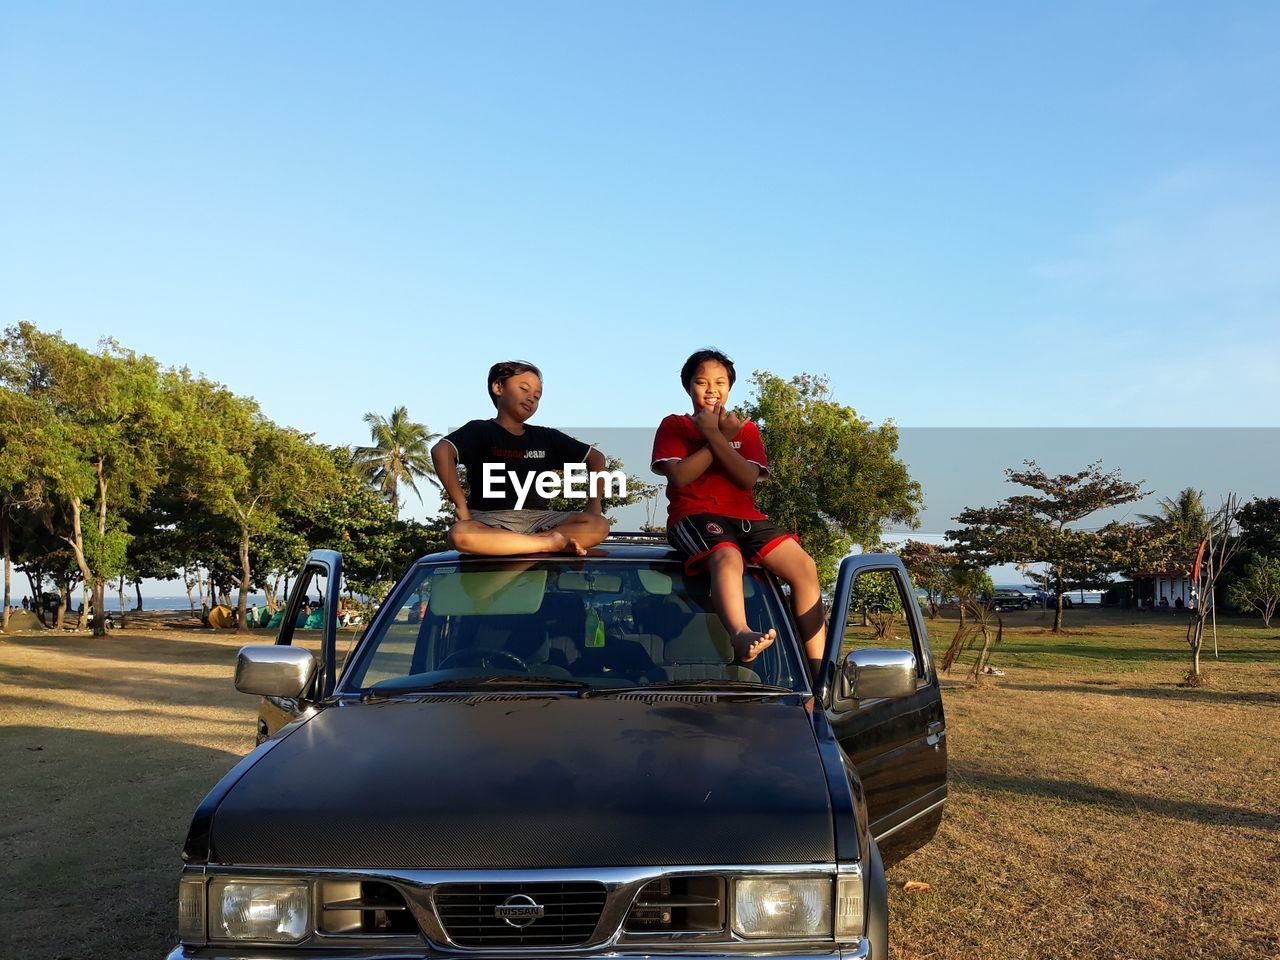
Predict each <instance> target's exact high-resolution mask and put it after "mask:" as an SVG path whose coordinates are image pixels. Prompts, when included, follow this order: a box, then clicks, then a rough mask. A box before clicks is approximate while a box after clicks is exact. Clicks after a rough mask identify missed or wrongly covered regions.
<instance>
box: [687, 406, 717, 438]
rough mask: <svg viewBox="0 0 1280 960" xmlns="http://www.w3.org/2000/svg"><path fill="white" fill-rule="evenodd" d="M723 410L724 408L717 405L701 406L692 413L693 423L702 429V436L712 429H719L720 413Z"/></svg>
mask: <svg viewBox="0 0 1280 960" xmlns="http://www.w3.org/2000/svg"><path fill="white" fill-rule="evenodd" d="M723 410H724V408H723V407H721V406H719V405H717V406H714V407H703V408H702V409H701V410H699V411H698V412H697V413H695V414H694V415H693V423H694V425H695V426H696V427H697V428H698V429H699V430H701V431H702V435H703V436H704V437H705V436H706V435H707V434H709V433H711V432H712V431H714V430H719V429H720V414H721V412H723Z"/></svg>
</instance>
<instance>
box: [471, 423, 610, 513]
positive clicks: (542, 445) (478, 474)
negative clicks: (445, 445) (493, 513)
mask: <svg viewBox="0 0 1280 960" xmlns="http://www.w3.org/2000/svg"><path fill="white" fill-rule="evenodd" d="M445 439H446V440H448V441H449V442H450V443H451V444H453V447H454V449H455V450H457V451H458V462H459V463H460V464H462V466H463V467H464V468H465V469H466V471H467V485H468V487H469V488H470V490H469V492H468V494H467V508H468V509H470V510H514V509H516V501H517V499H518V493H517V484H519V489H521V490H523V489H525V486H526V485H528V494H527V496H526V497H525V499H524V503H523V504H521V508H522V509H525V510H545V509H547V503H548V501H547V498H546V497H542V496H539V495H538V491H537V482H536V478H535V480H534V481H533V482H530V480H529V476H530V474H538V473H542V472H543V471H544V470H549V471H554V472H556V473H559V472H560V471H561V470H563V469H564V468H565V465H566V464H570V463H586V461H587V453H588V452H589V451H590V450H591V445H590V444H587V443H583V442H582V441H581V440H575V439H574V438H573V437H571V436H569V435H568V434H567V433H561V432H560V431H559V430H553V429H552V428H551V427H538V426H534V425H533V424H528V423H526V424H525V427H524V433H522V434H520V435H519V436H516V435H515V434H514V433H508V432H507V430H506V428H505V427H503V426H501V425H500V424H499V423H498V421H496V420H472V421H471V422H470V423H468V424H465V425H464V426H461V427H459V428H458V429H457V430H455V431H453V433H451V434H449V435H448V436H447V437H445ZM486 463H493V464H496V465H497V467H498V469H497V470H494V469H493V468H490V473H491V476H496V477H497V478H500V479H497V480H495V481H494V483H493V486H494V487H495V488H496V490H497V492H498V493H499V494H500V496H497V497H485V496H484V487H485V484H484V465H485V464H486ZM578 486H579V487H581V486H582V484H578ZM583 503H584V504H585V503H586V501H585V500H584V501H583Z"/></svg>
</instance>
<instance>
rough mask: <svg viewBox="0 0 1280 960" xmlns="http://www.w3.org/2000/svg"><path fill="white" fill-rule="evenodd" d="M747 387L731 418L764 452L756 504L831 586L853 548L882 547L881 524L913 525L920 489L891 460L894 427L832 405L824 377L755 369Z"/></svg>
mask: <svg viewBox="0 0 1280 960" xmlns="http://www.w3.org/2000/svg"><path fill="white" fill-rule="evenodd" d="M752 382H753V384H754V389H755V395H754V397H752V399H751V400H749V401H748V402H747V403H745V404H743V405H742V406H740V407H739V408H738V410H737V411H736V412H737V413H738V414H739V415H741V416H742V417H744V418H748V419H751V420H753V421H755V423H756V425H757V426H758V427H759V428H760V432H761V434H762V436H763V438H764V443H765V449H766V450H767V451H768V453H769V475H768V478H767V479H765V480H764V481H762V482H761V483H760V484H758V485H757V486H756V489H755V495H756V502H757V504H759V506H760V509H761V510H763V511H764V512H765V513H767V514H768V515H769V517H770V518H771V519H772V520H773V521H774V522H775V523H777V524H778V525H779V526H781V527H783V528H784V529H786V530H790V531H792V532H794V533H796V534H797V535H798V536H799V537H800V541H801V543H803V544H804V547H805V550H806V551H808V553H809V555H810V556H812V557H813V559H814V560H815V561H816V563H817V565H818V574H819V577H820V578H821V581H822V582H823V584H825V585H828V586H829V585H830V584H831V583H832V582H833V580H834V579H835V572H836V567H837V565H838V563H839V561H840V560H841V558H843V557H844V556H845V555H847V554H848V553H849V551H850V549H851V548H852V547H853V546H855V545H857V546H860V547H862V548H863V549H871V548H873V547H876V546H878V545H879V544H880V533H881V529H882V528H883V526H884V524H885V523H886V522H894V523H901V524H909V525H914V524H915V523H916V513H917V509H918V507H919V505H920V503H921V492H920V484H918V483H917V482H916V481H914V480H912V479H911V477H910V476H909V475H908V473H907V466H906V464H905V463H903V462H902V461H901V460H899V459H898V458H897V456H896V454H897V451H898V430H897V427H895V426H894V425H893V423H892V422H886V423H883V424H881V425H880V426H878V427H876V426H872V425H871V423H870V421H867V420H863V419H861V418H860V417H859V416H858V415H857V413H856V412H855V411H854V410H853V408H852V407H848V406H845V405H843V404H840V403H837V402H836V401H835V400H833V399H832V398H831V388H830V386H829V384H828V382H827V380H826V378H825V377H818V376H813V375H811V374H801V375H800V376H797V377H793V378H792V379H791V380H783V379H782V378H781V377H778V376H775V375H774V374H772V373H769V372H768V371H762V370H757V371H756V372H755V374H754V375H753V377H752Z"/></svg>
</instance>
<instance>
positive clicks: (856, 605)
mask: <svg viewBox="0 0 1280 960" xmlns="http://www.w3.org/2000/svg"><path fill="white" fill-rule="evenodd" d="M849 607H850V609H852V610H871V609H882V610H888V611H891V612H893V613H902V595H901V594H900V593H898V582H897V581H896V580H895V579H894V577H893V574H891V573H887V572H885V571H882V570H869V571H867V572H866V573H862V574H859V575H858V578H857V579H856V580H854V582H853V597H852V599H851V600H850V601H849Z"/></svg>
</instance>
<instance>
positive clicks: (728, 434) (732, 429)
mask: <svg viewBox="0 0 1280 960" xmlns="http://www.w3.org/2000/svg"><path fill="white" fill-rule="evenodd" d="M741 430H742V421H741V420H739V419H738V416H737V414H735V413H734V412H733V411H732V410H729V409H728V408H726V407H721V408H720V432H721V433H723V434H724V438H725V439H726V440H732V439H733V438H734V437H736V436H737V435H738V433H739V432H740V431H741Z"/></svg>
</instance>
